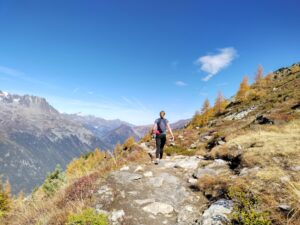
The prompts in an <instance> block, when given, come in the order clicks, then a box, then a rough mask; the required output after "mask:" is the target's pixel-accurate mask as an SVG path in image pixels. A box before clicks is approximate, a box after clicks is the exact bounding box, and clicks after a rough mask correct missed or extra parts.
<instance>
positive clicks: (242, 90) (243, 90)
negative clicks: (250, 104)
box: [236, 76, 250, 102]
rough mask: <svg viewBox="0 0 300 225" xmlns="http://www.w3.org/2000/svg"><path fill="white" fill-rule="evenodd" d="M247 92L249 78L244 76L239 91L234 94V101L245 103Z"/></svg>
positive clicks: (248, 89)
mask: <svg viewBox="0 0 300 225" xmlns="http://www.w3.org/2000/svg"><path fill="white" fill-rule="evenodd" d="M249 91H250V86H249V78H248V76H244V78H243V81H242V82H241V84H240V89H239V90H238V92H237V94H236V100H237V101H240V102H244V101H246V100H247V99H248V95H249Z"/></svg>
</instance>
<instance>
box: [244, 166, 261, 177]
mask: <svg viewBox="0 0 300 225" xmlns="http://www.w3.org/2000/svg"><path fill="white" fill-rule="evenodd" d="M259 170H260V167H259V166H255V167H253V168H247V167H245V168H243V169H241V171H240V176H245V175H248V174H251V173H257V172H258V171H259Z"/></svg>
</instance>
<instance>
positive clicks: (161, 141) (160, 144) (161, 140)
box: [156, 134, 167, 159]
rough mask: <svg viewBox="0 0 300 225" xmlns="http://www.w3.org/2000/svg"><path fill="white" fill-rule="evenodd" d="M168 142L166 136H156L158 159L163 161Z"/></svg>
mask: <svg viewBox="0 0 300 225" xmlns="http://www.w3.org/2000/svg"><path fill="white" fill-rule="evenodd" d="M166 140H167V137H166V135H165V134H160V135H157V136H156V158H160V159H162V157H163V154H164V146H165V144H166Z"/></svg>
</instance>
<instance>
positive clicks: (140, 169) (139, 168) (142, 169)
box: [134, 166, 144, 172]
mask: <svg viewBox="0 0 300 225" xmlns="http://www.w3.org/2000/svg"><path fill="white" fill-rule="evenodd" d="M140 171H144V168H143V167H142V166H138V167H137V168H136V169H135V170H134V172H140Z"/></svg>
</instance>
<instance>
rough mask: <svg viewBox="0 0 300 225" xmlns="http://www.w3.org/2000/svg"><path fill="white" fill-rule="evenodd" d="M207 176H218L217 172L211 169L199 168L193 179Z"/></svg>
mask: <svg viewBox="0 0 300 225" xmlns="http://www.w3.org/2000/svg"><path fill="white" fill-rule="evenodd" d="M206 175H210V176H215V175H217V172H216V170H214V169H210V168H199V169H197V170H196V171H195V172H194V173H193V177H194V178H197V179H200V178H202V177H204V176H206Z"/></svg>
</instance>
